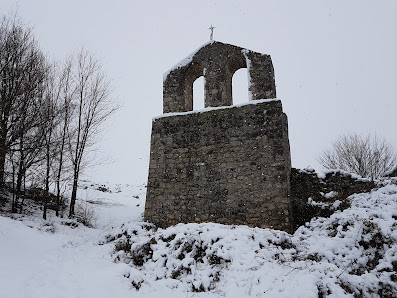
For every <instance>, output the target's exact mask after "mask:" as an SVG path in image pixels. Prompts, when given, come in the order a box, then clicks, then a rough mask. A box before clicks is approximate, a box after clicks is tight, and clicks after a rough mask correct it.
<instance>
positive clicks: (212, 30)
mask: <svg viewBox="0 0 397 298" xmlns="http://www.w3.org/2000/svg"><path fill="white" fill-rule="evenodd" d="M214 29H215V27H214V26H212V24H211V27H209V28H208V30H211V34H210V40H214Z"/></svg>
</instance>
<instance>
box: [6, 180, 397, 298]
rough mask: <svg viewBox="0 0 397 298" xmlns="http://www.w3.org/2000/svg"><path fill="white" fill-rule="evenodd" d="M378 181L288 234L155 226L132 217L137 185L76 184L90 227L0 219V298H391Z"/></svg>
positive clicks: (391, 259) (386, 211)
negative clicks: (347, 204)
mask: <svg viewBox="0 0 397 298" xmlns="http://www.w3.org/2000/svg"><path fill="white" fill-rule="evenodd" d="M384 184H385V185H384V186H383V187H381V188H379V189H378V190H375V191H373V192H371V193H367V194H356V195H353V196H351V200H352V207H351V208H348V209H345V210H344V211H338V212H336V213H335V214H333V215H332V216H331V217H330V218H318V219H314V220H312V221H311V222H310V223H308V224H306V226H304V227H301V228H299V229H298V230H297V231H296V232H295V234H294V235H290V234H287V233H285V232H281V231H276V230H270V229H259V228H249V227H246V226H226V225H220V224H214V223H205V224H179V225H177V226H174V227H170V228H168V229H156V228H155V227H153V226H151V225H149V224H146V223H144V222H142V213H143V208H144V198H145V188H144V187H143V186H137V187H136V186H127V185H123V186H121V185H117V186H112V187H108V186H106V187H100V186H99V185H95V184H90V183H85V184H84V185H82V186H81V190H80V198H81V201H87V202H89V203H87V204H89V205H90V206H94V209H95V212H96V217H97V220H96V228H94V229H92V228H87V227H84V226H82V225H81V224H80V225H79V226H78V227H76V228H72V227H70V226H68V225H66V224H65V223H67V222H68V220H66V219H58V218H56V217H54V216H50V219H49V220H47V221H44V220H41V219H39V217H38V216H16V217H17V219H19V220H15V219H11V218H6V217H0V297H354V296H356V297H395V296H397V286H396V284H397V275H396V270H397V245H396V243H397V185H396V181H386V182H384ZM98 188H99V189H101V190H102V191H100V190H97V189H98ZM104 190H105V191H104ZM108 190H110V191H111V192H109V191H108Z"/></svg>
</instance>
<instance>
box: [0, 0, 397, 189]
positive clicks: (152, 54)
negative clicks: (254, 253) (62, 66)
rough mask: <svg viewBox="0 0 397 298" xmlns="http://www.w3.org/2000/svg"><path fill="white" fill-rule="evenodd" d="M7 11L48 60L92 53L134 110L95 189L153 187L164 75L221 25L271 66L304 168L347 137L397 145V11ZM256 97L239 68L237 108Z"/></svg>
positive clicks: (106, 144) (166, 5) (316, 6)
mask: <svg viewBox="0 0 397 298" xmlns="http://www.w3.org/2000/svg"><path fill="white" fill-rule="evenodd" d="M0 9H1V13H2V14H7V13H9V12H11V11H13V10H16V9H17V10H18V13H19V15H20V16H21V17H22V18H23V20H24V21H25V22H26V23H27V24H29V25H30V26H32V27H34V32H35V36H36V37H37V39H38V40H39V42H40V45H41V47H42V49H43V51H44V52H45V53H47V54H48V55H49V56H50V57H52V58H54V59H62V58H65V57H66V56H67V55H69V54H71V53H73V52H75V51H77V50H78V49H79V47H81V46H82V45H84V46H85V47H86V48H88V49H89V50H91V51H92V52H94V53H95V54H96V55H97V56H98V57H100V58H101V59H102V61H103V64H104V68H105V71H106V73H107V75H108V76H109V77H111V78H112V79H113V85H114V95H115V97H117V98H119V99H121V100H122V101H123V103H124V104H123V108H122V109H121V110H120V111H119V112H118V114H117V115H116V116H115V117H114V118H113V119H112V120H111V121H110V123H108V125H107V131H108V133H107V135H106V137H105V138H104V139H103V140H101V142H100V143H99V146H100V147H101V150H102V154H104V155H105V156H106V155H107V156H110V159H112V160H113V163H111V164H105V165H102V166H99V167H97V168H96V169H95V171H92V173H91V175H92V178H93V179H94V180H100V181H112V182H120V183H137V182H139V183H141V182H146V179H147V167H148V159H149V147H150V132H151V121H152V117H154V116H157V115H159V114H161V113H162V78H163V73H164V72H165V71H167V70H168V69H169V68H171V67H172V66H173V65H174V64H176V63H177V62H178V61H179V60H181V59H183V58H184V57H185V56H187V55H189V54H190V53H191V52H192V51H194V50H195V49H196V48H198V47H200V46H201V45H202V44H204V43H205V42H207V41H208V40H209V30H208V27H209V26H210V25H211V24H213V25H214V26H215V27H216V29H215V32H214V39H215V40H217V41H221V42H224V43H230V44H234V45H237V46H241V47H244V48H248V49H250V50H253V51H257V52H261V53H266V54H270V55H271V56H272V59H273V64H274V68H275V75H276V84H277V97H278V98H279V99H281V100H282V102H283V107H284V111H285V112H286V113H287V116H288V120H289V135H290V146H291V154H292V165H293V166H294V167H299V168H302V167H306V166H311V167H314V168H319V165H318V163H317V161H316V157H317V156H318V154H319V153H320V152H321V151H322V150H323V149H325V148H326V147H328V146H329V145H330V143H331V141H332V140H334V139H335V138H336V137H337V136H338V135H340V134H342V133H345V132H362V133H367V132H370V133H374V132H376V133H377V134H379V135H382V136H384V137H386V138H387V139H388V140H389V141H390V142H391V143H392V144H393V145H397V133H396V131H397V117H396V116H397V96H396V91H395V89H396V86H397V82H396V81H397V40H396V36H397V32H396V28H397V17H396V16H397V1H394V0H389V1H382V0H379V1H363V0H362V1H357V0H355V1H346V0H333V1H321V0H305V1H266V0H258V1H250V0H245V1H234V0H228V1H226V0H222V1H209V0H201V1H188V0H185V1H173V0H168V1H135V0H130V1H117V0H114V1H103V0H85V1H82V0H79V1H77V0H68V1H66V0H58V1H51V0H35V1H32V0H20V1H15V0H14V1H12V0H0ZM199 84H200V83H197V84H196V85H199ZM246 88H247V81H246V75H245V74H244V71H242V72H241V70H240V71H238V73H237V74H236V75H235V79H234V92H235V93H234V94H235V96H234V97H237V98H238V101H239V102H244V101H245V100H247V92H246ZM195 91H196V90H195ZM197 92H198V93H197V94H199V93H200V92H199V91H197ZM243 97H245V98H243Z"/></svg>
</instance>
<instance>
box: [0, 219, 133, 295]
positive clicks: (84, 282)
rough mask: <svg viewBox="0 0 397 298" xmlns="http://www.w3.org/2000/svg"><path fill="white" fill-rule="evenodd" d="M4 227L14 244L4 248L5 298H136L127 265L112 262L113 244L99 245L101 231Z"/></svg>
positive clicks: (5, 223) (4, 237)
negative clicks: (52, 231) (125, 274)
mask: <svg viewBox="0 0 397 298" xmlns="http://www.w3.org/2000/svg"><path fill="white" fill-rule="evenodd" d="M0 227H2V228H1V234H0V237H1V242H3V241H4V242H8V243H13V245H12V246H6V245H0V264H1V269H0V285H1V286H0V297H4V298H6V297H10V298H11V297H18V298H19V297H20V298H28V297H65V298H66V297H112V296H114V297H129V296H130V295H131V292H130V291H129V283H128V281H127V280H123V279H121V278H120V276H121V275H122V274H121V273H120V270H123V267H124V265H122V264H114V263H113V262H111V259H110V258H111V257H110V255H109V252H110V250H111V249H112V247H111V246H110V245H103V246H100V245H98V244H97V243H98V238H99V233H98V231H95V230H92V231H86V233H84V234H82V233H79V234H80V235H78V237H76V235H67V234H63V233H62V234H61V233H56V234H49V233H47V232H43V231H39V230H36V229H32V228H29V227H27V226H26V225H24V224H23V223H21V222H18V221H14V220H12V219H9V218H3V217H0ZM4 228H7V230H4ZM4 242H3V243H4ZM120 265H121V266H120ZM125 266H126V267H128V266H127V265H125ZM4 281H6V283H4Z"/></svg>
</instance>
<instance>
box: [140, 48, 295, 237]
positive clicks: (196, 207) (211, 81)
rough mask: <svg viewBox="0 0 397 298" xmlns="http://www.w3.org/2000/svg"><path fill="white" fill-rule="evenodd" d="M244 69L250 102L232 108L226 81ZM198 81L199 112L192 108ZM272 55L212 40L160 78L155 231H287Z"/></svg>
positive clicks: (285, 158) (283, 137)
mask: <svg viewBox="0 0 397 298" xmlns="http://www.w3.org/2000/svg"><path fill="white" fill-rule="evenodd" d="M240 68H247V72H248V78H249V80H248V83H249V86H248V91H249V100H250V101H248V102H247V103H246V104H244V105H238V106H233V105H232V104H233V99H232V77H233V74H234V73H235V72H236V71H237V70H238V69H240ZM201 76H204V81H205V83H204V89H205V92H204V93H205V107H206V108H205V109H204V110H201V111H198V112H195V111H192V109H193V83H194V81H195V80H196V79H197V78H199V77H201ZM275 97H276V86H275V80H274V70H273V64H272V61H271V57H270V56H269V55H264V54H260V53H257V52H253V51H250V50H247V49H243V48H240V47H236V46H233V45H229V44H224V43H221V42H214V41H211V42H209V43H207V44H205V45H204V46H202V47H201V48H199V49H198V50H197V51H196V52H195V53H193V54H192V55H191V56H189V57H187V58H186V59H184V60H182V61H181V62H179V63H178V64H177V65H176V66H175V67H174V68H173V69H171V70H170V71H169V72H168V73H166V74H165V75H164V85H163V111H164V115H162V116H159V117H157V118H155V119H154V120H153V126H152V139H151V149H150V165H149V178H148V186H147V196H146V206H145V220H147V221H150V222H153V223H154V224H156V225H159V226H161V227H167V226H170V225H173V224H177V223H180V222H183V223H187V222H218V223H223V224H246V225H250V226H259V227H272V228H276V229H282V230H286V231H291V223H292V220H291V201H290V198H289V192H290V182H289V176H290V170H291V157H290V150H289V140H288V122H287V116H286V115H285V114H284V113H283V111H282V105H281V101H280V100H276V99H275Z"/></svg>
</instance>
